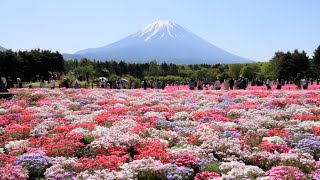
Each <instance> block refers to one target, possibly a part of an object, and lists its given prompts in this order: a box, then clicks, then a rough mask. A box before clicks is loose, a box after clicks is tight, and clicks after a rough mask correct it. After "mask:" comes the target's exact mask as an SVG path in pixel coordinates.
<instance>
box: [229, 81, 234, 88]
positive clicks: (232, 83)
mask: <svg viewBox="0 0 320 180" xmlns="http://www.w3.org/2000/svg"><path fill="white" fill-rule="evenodd" d="M229 83H230V90H233V86H234V79H233V78H231V79H230V81H229Z"/></svg>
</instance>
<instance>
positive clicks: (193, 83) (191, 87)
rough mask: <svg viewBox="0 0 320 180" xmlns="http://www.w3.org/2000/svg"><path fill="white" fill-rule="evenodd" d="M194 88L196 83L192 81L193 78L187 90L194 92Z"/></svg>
mask: <svg viewBox="0 0 320 180" xmlns="http://www.w3.org/2000/svg"><path fill="white" fill-rule="evenodd" d="M195 86H196V82H195V81H194V80H193V78H191V79H190V82H189V89H190V90H194V87H195Z"/></svg>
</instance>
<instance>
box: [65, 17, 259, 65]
mask: <svg viewBox="0 0 320 180" xmlns="http://www.w3.org/2000/svg"><path fill="white" fill-rule="evenodd" d="M65 57H66V58H72V57H77V58H79V57H85V58H89V59H96V60H116V61H119V60H124V61H127V62H136V63H144V62H150V61H151V60H154V59H155V60H157V61H158V62H163V61H166V62H167V63H175V64H218V63H220V64H232V63H250V62H253V61H251V60H249V59H245V58H242V57H239V56H236V55H233V54H231V53H229V52H227V51H225V50H223V49H220V48H218V47H216V46H214V45H212V44H211V43H209V42H207V41H205V40H204V39H202V38H200V37H198V36H197V35H195V34H193V33H192V32H191V31H189V30H187V29H185V28H183V27H182V26H180V25H178V24H177V23H176V22H173V21H168V20H161V21H156V22H153V23H152V24H150V25H148V26H146V27H145V28H143V29H142V30H140V31H138V32H136V33H134V34H132V35H130V36H128V37H126V38H124V39H122V40H120V41H117V42H114V43H112V44H109V45H107V46H103V47H99V48H89V49H85V50H81V51H78V52H76V53H75V54H71V55H70V54H66V55H65Z"/></svg>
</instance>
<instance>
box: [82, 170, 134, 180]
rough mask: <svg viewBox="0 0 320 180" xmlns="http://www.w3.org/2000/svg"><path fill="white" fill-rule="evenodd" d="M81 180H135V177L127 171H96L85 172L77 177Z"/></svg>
mask: <svg viewBox="0 0 320 180" xmlns="http://www.w3.org/2000/svg"><path fill="white" fill-rule="evenodd" d="M77 179H79V180H129V179H133V175H132V174H130V173H127V172H125V171H119V172H117V171H112V172H110V171H108V170H105V169H103V170H94V171H93V172H92V171H87V170H86V171H83V172H80V173H79V174H78V175H77Z"/></svg>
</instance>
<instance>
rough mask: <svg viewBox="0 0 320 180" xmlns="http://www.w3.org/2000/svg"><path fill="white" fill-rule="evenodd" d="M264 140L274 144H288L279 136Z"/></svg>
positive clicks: (264, 138)
mask: <svg viewBox="0 0 320 180" xmlns="http://www.w3.org/2000/svg"><path fill="white" fill-rule="evenodd" d="M262 140H263V141H264V140H267V141H269V142H271V143H273V144H286V142H285V141H284V140H283V139H282V138H281V137H279V136H271V137H263V138H262Z"/></svg>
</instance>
